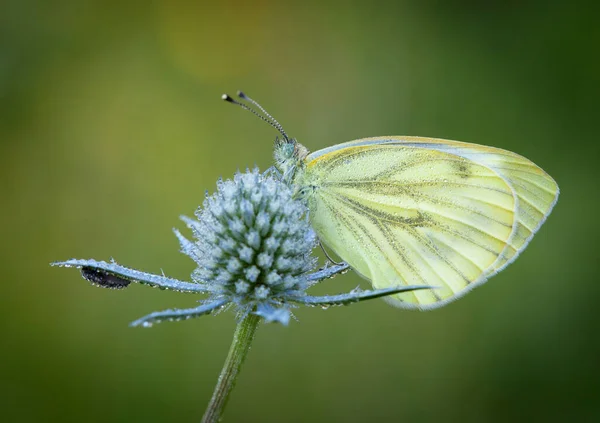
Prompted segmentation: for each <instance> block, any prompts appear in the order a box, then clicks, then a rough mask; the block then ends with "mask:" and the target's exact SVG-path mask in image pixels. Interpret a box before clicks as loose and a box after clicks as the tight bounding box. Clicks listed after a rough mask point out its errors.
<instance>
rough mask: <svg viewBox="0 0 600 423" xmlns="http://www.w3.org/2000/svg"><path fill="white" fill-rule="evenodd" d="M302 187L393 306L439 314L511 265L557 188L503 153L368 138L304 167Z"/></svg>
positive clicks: (328, 238)
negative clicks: (395, 290) (399, 290)
mask: <svg viewBox="0 0 600 423" xmlns="http://www.w3.org/2000/svg"><path fill="white" fill-rule="evenodd" d="M301 178H302V179H301V180H300V181H299V183H300V184H302V185H304V186H306V185H309V186H311V187H313V189H312V190H311V192H312V194H310V195H309V208H310V214H311V220H312V223H313V226H314V228H315V230H316V231H317V233H318V234H319V236H320V238H321V239H322V241H323V242H324V243H325V244H327V245H328V246H329V247H330V248H332V249H333V250H334V251H335V252H336V253H337V254H338V255H339V256H340V257H341V258H342V259H343V260H344V261H346V262H347V263H349V264H350V265H351V266H352V267H353V268H354V269H355V270H356V271H357V272H359V273H360V274H361V275H363V276H364V277H366V278H367V279H369V280H371V281H372V283H373V285H374V286H375V287H376V288H385V287H389V286H394V285H404V284H407V285H408V284H410V285H413V284H428V285H434V286H439V287H440V288H439V289H437V290H422V291H415V292H411V293H404V294H398V295H396V296H394V297H393V299H392V302H393V303H394V304H395V305H398V306H400V307H406V308H421V309H427V308H434V307H438V306H441V305H443V304H445V303H446V302H448V301H451V300H453V299H454V298H457V297H458V296H460V295H463V294H464V293H466V292H467V291H468V290H469V289H471V288H473V287H475V286H476V285H478V284H481V283H483V282H485V280H487V278H489V277H490V276H492V275H493V274H495V273H497V272H498V271H500V270H502V269H503V268H504V267H505V266H506V265H508V264H509V263H510V262H512V261H513V260H514V259H515V258H516V257H517V255H518V254H519V253H520V252H521V251H522V250H523V249H524V248H525V247H526V245H527V243H528V242H529V240H530V239H531V237H532V236H533V234H534V233H535V232H536V231H537V229H538V228H539V226H540V225H541V224H542V223H543V221H544V220H545V218H546V216H547V215H548V214H549V213H550V210H551V209H552V206H553V205H554V203H555V202H556V198H557V196H558V187H557V185H556V183H555V182H554V181H553V180H552V178H550V176H548V175H547V174H546V173H545V172H544V171H543V170H541V169H540V168H539V167H537V166H536V165H534V164H533V163H532V162H530V161H529V160H527V159H525V158H523V157H521V156H519V155H517V154H514V153H511V152H508V151H504V150H500V149H496V148H491V147H484V146H479V145H474V144H468V143H461V142H455V141H446V140H437V139H431V138H416V137H383V138H368V139H362V140H357V141H353V142H350V143H345V144H340V145H337V146H334V147H330V148H328V149H324V150H320V151H317V152H315V153H312V154H311V155H309V156H308V157H307V159H306V169H305V172H304V173H303V175H302V176H301Z"/></svg>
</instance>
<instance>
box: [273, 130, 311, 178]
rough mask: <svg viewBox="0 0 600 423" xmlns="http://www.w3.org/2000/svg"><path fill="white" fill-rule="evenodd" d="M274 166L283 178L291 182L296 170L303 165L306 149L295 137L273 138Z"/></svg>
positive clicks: (306, 153)
mask: <svg viewBox="0 0 600 423" xmlns="http://www.w3.org/2000/svg"><path fill="white" fill-rule="evenodd" d="M273 155H274V158H275V167H276V168H277V170H279V172H281V174H282V175H283V180H284V181H287V182H291V181H292V180H293V179H294V176H295V174H296V171H297V170H298V169H300V168H301V167H302V166H303V163H304V159H305V158H306V156H307V155H308V150H307V149H306V147H304V146H303V145H302V144H300V143H299V142H298V141H296V140H295V139H293V138H292V139H289V138H282V139H280V138H276V139H275V150H274V153H273Z"/></svg>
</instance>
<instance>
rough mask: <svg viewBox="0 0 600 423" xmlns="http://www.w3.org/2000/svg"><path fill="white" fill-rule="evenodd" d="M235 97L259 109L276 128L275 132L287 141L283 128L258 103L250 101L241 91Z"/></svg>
mask: <svg viewBox="0 0 600 423" xmlns="http://www.w3.org/2000/svg"><path fill="white" fill-rule="evenodd" d="M237 95H238V97H239V98H241V99H242V100H246V101H249V102H250V103H252V104H254V105H255V106H256V107H258V108H259V109H260V111H261V112H263V113H264V115H265V116H266V117H268V118H269V119H270V120H271V122H273V124H274V125H275V127H276V128H277V130H278V131H279V132H280V133H281V135H283V138H285V139H286V140H289V137H288V136H287V134H286V133H285V131H284V130H283V126H281V124H280V123H279V122H277V120H276V119H275V118H274V117H273V116H271V115H270V114H269V112H267V111H266V110H265V108H264V107H263V106H261V105H260V104H259V103H258V101H255V100H252V99H251V98H250V97H248V96H247V95H246V94H244V93H243V92H242V91H238V92H237Z"/></svg>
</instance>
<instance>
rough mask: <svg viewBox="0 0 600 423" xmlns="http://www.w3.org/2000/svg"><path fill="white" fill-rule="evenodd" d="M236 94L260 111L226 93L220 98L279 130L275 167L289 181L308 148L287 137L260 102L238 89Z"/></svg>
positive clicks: (276, 141)
mask: <svg viewBox="0 0 600 423" xmlns="http://www.w3.org/2000/svg"><path fill="white" fill-rule="evenodd" d="M237 95H238V97H239V98H240V99H242V100H244V101H246V102H247V103H250V104H251V105H253V106H254V107H256V108H257V109H258V110H260V113H259V112H258V111H256V110H255V109H253V108H252V107H250V106H249V105H248V104H246V103H242V102H241V101H238V100H235V99H233V98H232V97H230V96H229V95H227V94H223V96H222V97H221V98H222V99H223V100H225V101H228V102H229V103H233V104H235V105H238V106H240V107H241V108H242V109H244V110H248V111H249V112H250V113H252V114H253V115H255V116H257V117H258V118H259V119H261V120H262V121H264V122H266V123H268V124H269V125H271V126H272V127H273V128H275V129H277V131H279V133H280V134H281V136H282V138H279V137H278V138H276V139H275V153H274V154H275V167H276V168H277V170H278V171H279V172H280V173H281V174H282V178H283V180H284V181H285V182H288V183H291V181H292V180H293V179H294V176H295V174H296V171H297V170H298V169H299V168H300V167H301V166H302V163H303V161H304V159H305V158H306V156H307V155H308V150H307V149H306V147H304V146H303V145H302V144H300V143H299V142H297V141H296V140H295V139H294V138H290V137H288V135H287V133H286V132H285V131H284V130H283V127H282V126H281V124H280V123H279V122H277V120H275V118H274V117H273V116H271V115H270V114H269V113H268V112H267V111H266V110H265V109H264V108H263V107H262V106H261V105H260V104H258V102H256V101H254V100H252V99H251V98H250V97H248V96H247V95H246V94H244V93H243V92H242V91H238V92H237Z"/></svg>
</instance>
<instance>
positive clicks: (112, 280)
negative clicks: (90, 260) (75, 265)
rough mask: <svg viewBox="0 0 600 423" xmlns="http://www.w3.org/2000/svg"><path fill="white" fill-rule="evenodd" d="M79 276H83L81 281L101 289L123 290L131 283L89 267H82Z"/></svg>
mask: <svg viewBox="0 0 600 423" xmlns="http://www.w3.org/2000/svg"><path fill="white" fill-rule="evenodd" d="M81 276H83V279H85V280H87V281H90V282H91V283H92V284H93V285H96V286H99V287H101V288H109V289H123V288H127V287H128V286H129V284H130V283H131V281H129V280H127V279H123V278H121V277H119V276H117V275H113V274H112V273H109V272H106V271H104V270H98V269H93V268H91V267H82V268H81Z"/></svg>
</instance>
